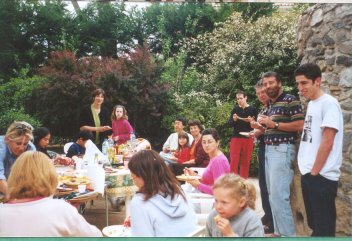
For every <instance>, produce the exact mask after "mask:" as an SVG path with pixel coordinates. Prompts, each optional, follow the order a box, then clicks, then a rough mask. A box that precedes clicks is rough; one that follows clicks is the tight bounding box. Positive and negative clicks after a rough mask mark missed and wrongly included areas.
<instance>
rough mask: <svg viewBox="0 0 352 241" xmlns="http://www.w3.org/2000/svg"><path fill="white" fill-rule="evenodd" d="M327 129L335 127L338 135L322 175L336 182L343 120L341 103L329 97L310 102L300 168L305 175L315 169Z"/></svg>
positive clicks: (302, 142) (299, 161)
mask: <svg viewBox="0 0 352 241" xmlns="http://www.w3.org/2000/svg"><path fill="white" fill-rule="evenodd" d="M324 127H330V128H334V129H336V130H337V132H336V135H335V139H334V144H333V147H332V150H331V152H330V154H329V156H328V158H327V160H326V162H325V165H324V166H323V168H322V169H321V170H320V172H319V174H320V175H322V176H323V177H325V178H327V179H329V180H333V181H337V180H338V179H339V176H340V173H341V172H340V167H341V163H342V141H343V117H342V111H341V108H340V104H339V103H338V102H337V100H336V99H335V98H334V97H332V96H330V95H328V94H324V95H322V96H321V97H319V98H318V99H316V100H311V101H310V102H309V103H308V108H307V113H306V117H305V120H304V128H303V133H302V137H301V143H300V147H299V151H298V166H299V170H300V172H301V174H302V175H304V174H306V173H308V172H310V171H311V170H312V168H313V165H314V162H315V159H316V156H317V152H318V149H319V146H320V143H321V141H322V137H323V136H322V134H323V130H324Z"/></svg>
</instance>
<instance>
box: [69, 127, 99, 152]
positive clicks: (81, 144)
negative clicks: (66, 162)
mask: <svg viewBox="0 0 352 241" xmlns="http://www.w3.org/2000/svg"><path fill="white" fill-rule="evenodd" d="M89 139H90V140H92V139H93V136H92V134H91V133H90V132H89V131H80V132H78V135H77V140H76V142H75V143H73V144H72V145H71V146H70V148H69V149H68V151H67V154H66V156H67V157H70V158H72V157H73V156H82V155H84V154H85V153H86V147H85V146H86V143H87V141H88V140H89Z"/></svg>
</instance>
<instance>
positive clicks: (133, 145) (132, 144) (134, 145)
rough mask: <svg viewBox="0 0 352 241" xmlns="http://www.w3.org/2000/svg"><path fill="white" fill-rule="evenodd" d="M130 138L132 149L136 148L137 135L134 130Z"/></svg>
mask: <svg viewBox="0 0 352 241" xmlns="http://www.w3.org/2000/svg"><path fill="white" fill-rule="evenodd" d="M130 140H131V146H132V150H134V148H136V147H137V140H136V135H135V134H134V132H131V135H130Z"/></svg>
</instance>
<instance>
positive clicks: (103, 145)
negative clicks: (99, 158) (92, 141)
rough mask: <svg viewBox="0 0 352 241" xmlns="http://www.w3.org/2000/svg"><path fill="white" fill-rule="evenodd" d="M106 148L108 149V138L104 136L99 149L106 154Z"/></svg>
mask: <svg viewBox="0 0 352 241" xmlns="http://www.w3.org/2000/svg"><path fill="white" fill-rule="evenodd" d="M108 149H109V142H108V140H107V139H106V138H105V139H104V142H103V144H102V148H101V151H102V153H103V154H104V155H105V156H106V155H107V154H108Z"/></svg>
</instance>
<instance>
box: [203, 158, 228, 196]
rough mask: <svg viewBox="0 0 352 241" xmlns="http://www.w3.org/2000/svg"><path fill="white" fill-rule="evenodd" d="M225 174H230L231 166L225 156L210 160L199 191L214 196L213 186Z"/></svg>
mask: <svg viewBox="0 0 352 241" xmlns="http://www.w3.org/2000/svg"><path fill="white" fill-rule="evenodd" d="M225 173H230V164H229V161H228V160H227V157H226V156H225V155H224V154H221V155H219V156H216V157H213V158H212V159H210V161H209V164H208V166H207V168H206V169H205V171H204V173H203V176H202V179H201V183H200V185H199V186H198V188H197V189H198V190H199V191H201V192H203V193H207V194H211V195H213V189H212V187H213V185H214V182H215V181H216V179H218V177H220V176H221V175H223V174H225Z"/></svg>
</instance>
